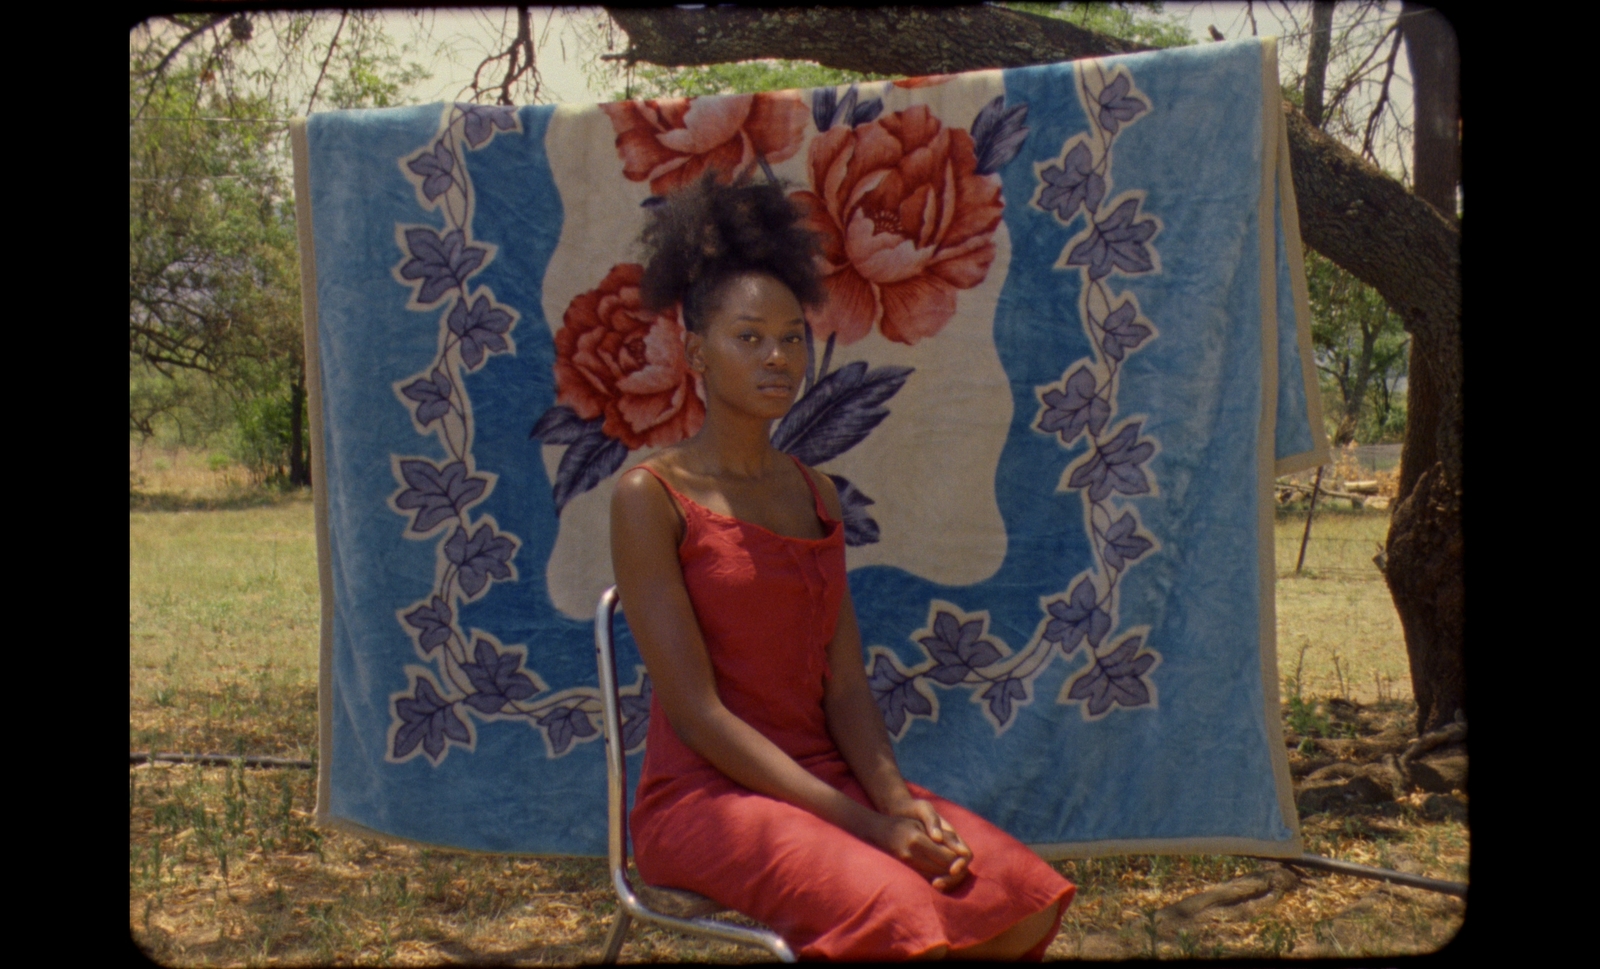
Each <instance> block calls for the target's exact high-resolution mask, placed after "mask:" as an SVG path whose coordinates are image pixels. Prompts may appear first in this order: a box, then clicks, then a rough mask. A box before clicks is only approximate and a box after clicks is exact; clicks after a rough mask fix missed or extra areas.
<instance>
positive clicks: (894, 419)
mask: <svg viewBox="0 0 1600 969" xmlns="http://www.w3.org/2000/svg"><path fill="white" fill-rule="evenodd" d="M1275 58H1276V55H1275V48H1274V46H1273V44H1272V42H1271V41H1264V42H1256V41H1246V42H1237V43H1219V44H1208V45H1204V46H1197V47H1190V48H1184V49H1180V50H1173V51H1165V52H1158V53H1151V54H1139V55H1133V56H1126V57H1116V58H1108V59H1103V60H1088V61H1080V62H1075V63H1071V64H1056V65H1047V66H1040V67H1030V68H1021V69H1015V70H1004V71H985V72H977V73H970V74H959V75H949V76H937V77H925V78H913V79H909V80H904V81H897V82H882V83H875V84H861V85H852V86H850V87H848V88H837V89H835V88H820V89H816V90H809V91H783V92H772V93H763V94H755V95H730V96H726V97H702V98H694V99H688V100H683V99H673V100H658V101H638V102H617V103H612V104H603V105H585V106H570V105H569V106H559V107H556V106H539V107H524V108H511V107H491V106H479V105H462V104H444V105H438V104H436V105H430V106H425V107H415V108H394V109H384V110H372V111H347V112H333V113H326V114H318V115H314V116H312V117H311V118H309V119H308V120H307V121H305V122H304V124H297V125H296V127H295V164H296V179H297V188H298V191H297V202H298V206H299V209H298V213H299V225H300V232H301V251H302V266H303V273H304V277H305V286H304V295H305V303H306V307H305V308H306V314H305V317H306V344H307V348H308V357H309V360H310V368H311V386H312V391H313V392H312V408H311V411H312V424H313V430H314V434H313V442H314V464H313V469H314V475H315V490H316V510H317V531H318V541H319V544H318V549H319V564H320V567H321V578H322V607H323V626H322V653H321V657H322V659H321V664H322V665H321V692H320V715H321V737H320V745H321V746H320V750H321V759H320V761H319V769H320V775H319V789H318V803H317V815H318V818H319V819H320V821H322V822H323V823H325V824H329V825H334V826H337V827H342V828H346V829H348V830H355V831H360V832H364V833H368V834H373V833H375V834H379V835H383V836H387V837H394V838H402V839H407V840H411V841H415V842H420V843H427V844H435V845H445V846H453V847H459V848H467V849H477V850H486V851H506V852H530V853H547V854H577V855H596V854H604V852H605V844H606V839H605V817H606V811H605V806H604V800H605V784H604V773H605V771H604V765H603V760H602V747H603V744H602V743H600V742H598V741H599V737H600V731H599V711H600V706H599V701H598V698H597V692H596V685H595V684H596V675H595V665H594V650H593V645H592V644H593V619H592V616H593V614H594V607H595V602H596V599H597V597H598V595H599V594H600V592H601V591H602V590H603V589H604V588H605V587H606V586H608V585H610V584H611V566H610V561H609V551H608V542H607V508H608V503H609V498H610V494H611V488H612V486H613V484H614V482H615V481H616V479H617V477H618V475H619V474H621V473H622V472H623V471H624V470H625V469H627V468H629V467H630V466H632V465H633V464H635V463H637V462H638V461H640V460H642V459H644V458H645V457H647V456H648V455H649V454H651V453H652V452H653V451H654V450H656V449H658V448H661V447H664V446H667V445H670V444H672V443H674V442H676V441H679V440H682V439H684V438H685V437H687V436H689V435H691V434H693V433H694V431H695V430H696V429H697V428H698V427H699V425H700V422H701V420H702V419H703V417H704V407H703V404H702V402H701V398H700V396H699V393H698V391H697V388H696V385H695V382H694V379H693V376H692V374H691V373H690V371H689V370H688V369H687V367H686V364H685V361H684V355H683V345H682V325H681V323H680V321H679V318H678V315H677V313H676V311H675V310H671V309H669V310H666V311H663V312H651V311H648V310H646V309H644V308H643V307H642V305H641V303H640V299H639V291H638V283H639V277H640V271H641V270H640V265H639V262H638V259H639V254H638V250H637V247H636V245H635V242H634V240H635V239H636V237H637V235H638V233H639V229H640V228H641V226H642V224H643V220H644V219H645V217H646V215H647V214H648V213H649V210H650V207H651V206H653V205H655V204H659V200H660V198H661V197H662V196H663V195H664V194H665V193H667V192H670V191H671V190H672V189H674V188H675V187H677V186H679V185H682V184H684V183H686V182H688V181H691V180H693V179H694V178H696V177H697V176H698V175H699V174H700V173H701V172H703V171H705V170H707V169H708V168H716V169H719V170H721V171H723V172H725V173H730V174H732V175H734V176H737V177H752V178H756V179H765V178H770V179H775V180H777V181H778V182H779V183H780V184H782V185H784V186H785V189H786V190H787V191H788V192H789V193H790V194H791V196H792V197H793V198H794V199H795V201H796V202H797V204H799V205H801V206H802V207H803V208H804V210H805V212H806V213H807V219H808V220H809V223H810V225H811V226H812V228H813V229H815V230H816V231H817V233H818V234H819V235H820V237H821V238H822V240H823V247H822V249H823V259H824V262H825V266H824V269H825V272H826V278H825V285H826V287H827V290H828V294H829V301H828V303H827V305H826V307H825V308H824V309H822V310H820V311H818V312H817V313H815V314H814V315H813V317H812V319H811V320H810V323H811V330H812V348H811V349H812V352H811V366H810V372H809V374H808V376H807V379H806V382H805V389H804V391H803V394H802V396H801V397H800V398H799V400H798V402H797V403H796V404H795V406H794V408H793V410H792V411H791V412H790V413H789V415H788V416H787V417H786V418H784V420H782V421H781V422H780V423H778V424H777V425H776V427H775V428H774V431H773V439H774V442H775V443H776V444H777V445H778V446H779V447H780V448H782V449H784V450H786V451H789V452H791V453H793V454H795V455H797V456H798V457H800V458H801V459H802V460H804V461H806V462H807V463H809V464H812V465H814V466H817V467H819V468H821V469H822V470H824V471H825V472H826V473H828V474H829V475H831V476H832V478H833V480H834V482H835V483H836V484H837V486H838V489H839V492H840V494H841V496H842V498H843V501H844V507H845V516H846V523H845V527H846V537H847V542H848V553H847V559H848V564H849V569H850V573H849V574H850V582H851V589H852V592H853V595H854V599H855V602H856V605H857V609H858V611H859V616H860V626H861V632H862V637H863V643H864V646H865V648H866V653H865V655H864V657H863V661H864V663H865V664H866V669H867V673H868V676H869V679H870V683H871V687H872V690H873V694H874V696H875V697H876V698H877V701H878V704H879V707H880V709H881V710H882V712H883V718H884V722H885V723H886V724H887V726H888V729H889V732H890V734H891V735H892V736H893V738H894V740H895V743H896V745H897V747H896V750H897V755H898V757H899V760H900V764H901V766H902V769H903V771H904V773H905V775H906V776H907V777H908V778H909V779H911V780H914V781H916V782H918V783H920V784H923V785H925V786H927V787H929V788H932V789H934V790H936V791H938V792H940V793H941V794H943V795H944V796H946V797H949V798H951V799H953V800H955V801H958V802H961V803H964V804H966V805H968V806H969V807H971V808H973V809H974V810H977V811H978V812H980V813H982V814H984V815H987V816H988V817H990V818H992V819H993V820H994V821H995V822H996V823H997V824H999V825H1000V826H1002V827H1004V828H1005V829H1007V830H1008V831H1010V832H1011V833H1013V834H1014V835H1016V836H1017V837H1018V838H1021V839H1022V840H1023V841H1025V842H1027V843H1029V844H1031V845H1034V846H1035V847H1036V848H1037V849H1038V850H1039V851H1040V852H1041V853H1043V854H1045V855H1046V856H1050V857H1062V856H1070V855H1089V854H1103V853H1110V852H1132V851H1137V852H1237V853H1255V854H1265V855H1289V854H1295V853H1298V852H1299V850H1300V843H1299V833H1298V828H1297V825H1296V820H1295V811H1294V806H1293V803H1292V799H1291V796H1290V782H1289V773H1288V767H1287V762H1286V757H1285V750H1284V746H1283V740H1282V738H1281V736H1280V728H1279V714H1278V702H1279V700H1278V690H1277V667H1276V646H1275V642H1274V615H1273V580H1274V562H1273V541H1272V517H1271V502H1270V499H1269V496H1270V485H1271V482H1272V479H1273V477H1274V475H1275V474H1282V473H1286V472H1289V471H1293V470H1298V469H1301V468H1304V467H1309V466H1313V465H1316V464H1319V463H1321V462H1322V461H1323V460H1324V459H1325V455H1326V444H1325V441H1324V439H1323V435H1322V433H1321V417H1320V414H1319V413H1318V408H1317V396H1316V391H1315V382H1314V379H1313V377H1314V375H1313V370H1312V367H1311V358H1310V338H1309V318H1308V309H1307V304H1306V296H1305V282H1304V271H1303V267H1302V264H1301V250H1300V241H1299V236H1298V232H1297V224H1298V220H1297V215H1296V212H1295V204H1294V196H1293V191H1292V185H1291V182H1290V179H1289V170H1288V157H1287V141H1286V138H1285V135H1284V129H1283V113H1282V107H1281V99H1280V96H1279V94H1278V82H1277V68H1276V62H1275ZM620 625H621V624H619V626H620ZM618 648H619V666H620V668H621V669H622V670H624V671H626V672H625V673H624V675H623V680H624V683H625V688H624V693H625V696H624V700H623V715H624V728H623V729H624V733H625V735H626V736H625V740H626V745H627V748H628V751H629V754H630V757H629V764H630V768H631V769H632V770H633V771H634V772H635V776H636V772H637V769H638V763H639V759H640V757H641V756H642V753H643V746H644V737H645V725H646V722H647V718H648V716H649V693H650V680H649V677H648V676H647V675H646V673H645V670H644V667H643V665H642V664H641V663H640V662H639V659H638V653H637V650H636V649H635V647H634V644H633V642H632V640H631V639H630V638H629V637H628V635H627V631H626V628H625V627H623V628H622V629H621V632H620V636H619V644H618Z"/></svg>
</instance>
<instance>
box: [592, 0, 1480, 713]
mask: <svg viewBox="0 0 1600 969" xmlns="http://www.w3.org/2000/svg"><path fill="white" fill-rule="evenodd" d="M1407 9H1410V8H1409V7H1408V8H1407ZM610 12H611V16H612V18H613V19H614V20H615V21H616V22H617V23H618V24H619V25H620V26H621V27H622V29H623V30H624V31H625V32H626V33H627V34H628V39H629V48H628V51H627V54H628V56H629V58H630V60H635V61H646V62H649V63H653V64H659V65H662V66H665V67H681V66H690V65H704V64H718V63H724V62H728V61H740V60H754V59H759V58H769V57H770V58H783V59H790V60H811V61H817V62H818V63H821V64H824V65H826V66H828V67H834V68H839V69H843V70H850V71H860V72H866V73H877V74H902V75H909V76H916V75H923V74H941V73H952V72H956V71H972V70H982V69H986V68H1004V67H1023V66H1026V65H1030V64H1045V63H1053V62H1057V61H1068V60H1075V59H1078V58H1084V57H1102V56H1107V55H1112V54H1125V53H1133V52H1136V51H1142V50H1150V49H1151V48H1148V47H1144V46H1142V45H1139V44H1134V43H1130V42H1128V41H1123V40H1119V39H1117V38H1112V37H1106V36H1103V35H1100V34H1096V33H1094V32H1092V31H1087V30H1083V29H1082V28H1079V27H1074V26H1073V25H1071V24H1069V23H1066V22H1065V21H1060V20H1053V19H1051V18H1048V17H1038V16H1035V15H1033V14H1027V13H1022V12H1020V11H1016V10H1009V9H1006V8H1004V7H999V6H981V7H955V8H946V9H926V8H912V7H880V8H865V9H853V8H847V7H821V8H810V9H759V8H750V7H734V8H731V9H719V8H709V7H708V8H705V9H700V10H680V9H676V8H672V9H621V8H619V9H614V10H612V11H610ZM1407 39H1408V43H1409V42H1410V40H1411V35H1409V34H1408V38H1407ZM1419 43H1420V41H1419ZM1452 49H1453V48H1452ZM1429 51H1430V53H1428V57H1430V58H1433V59H1431V60H1428V61H1427V63H1431V64H1439V63H1442V62H1443V60H1444V58H1442V57H1435V56H1434V55H1433V54H1432V53H1431V51H1432V48H1429ZM1415 63H1422V61H1420V60H1419V61H1416V62H1415ZM1453 78H1454V75H1453V74H1451V75H1449V83H1450V84H1451V85H1453V83H1454V81H1453ZM1421 83H1422V84H1426V83H1428V82H1426V81H1424V82H1421ZM1441 83H1442V82H1441ZM1419 90H1420V87H1419ZM1452 90H1453V87H1452ZM1284 111H1285V113H1286V116H1287V119H1288V135H1289V156H1290V167H1291V171H1292V173H1293V178H1294V189H1295V195H1296V198H1297V200H1298V203H1299V209H1300V235H1301V238H1302V239H1303V240H1304V242H1305V244H1306V245H1308V246H1310V247H1311V248H1312V249H1315V250H1316V251H1318V252H1320V253H1322V254H1323V255H1324V256H1327V257H1328V258H1329V259H1331V260H1332V261H1333V262H1334V263H1335V264H1337V265H1338V266H1340V267H1341V268H1343V269H1345V270H1346V271H1348V272H1349V273H1350V274H1351V275H1353V276H1355V277H1356V278H1357V279H1359V280H1361V281H1362V282H1364V283H1366V284H1367V285H1369V286H1371V287H1372V288H1374V289H1376V290H1377V291H1378V293H1379V294H1380V295H1382V296H1383V298H1384V300H1385V301H1386V302H1387V303H1388V304H1389V306H1390V307H1391V308H1393V309H1394V310H1395V312H1396V313H1398V314H1399V315H1400V318H1401V319H1402V320H1403V321H1404V325H1405V328H1406V331H1407V332H1408V333H1410V334H1411V337H1412V344H1411V346H1412V354H1411V368H1410V374H1409V376H1408V386H1409V391H1408V398H1407V400H1408V405H1407V406H1408V411H1407V424H1406V443H1405V445H1404V449H1403V455H1402V467H1401V474H1402V478H1401V498H1400V500H1399V501H1398V503H1397V504H1396V506H1395V511H1394V515H1393V518H1392V520H1391V524H1390V531H1389V544H1388V550H1387V555H1388V558H1387V562H1388V565H1387V569H1386V572H1385V575H1386V577H1387V578H1388V581H1389V587H1390V591H1391V594H1392V595H1393V597H1394V601H1395V606H1396V608H1397V610H1398V611H1399V613H1400V620H1401V625H1402V626H1403V628H1404V629H1405V635H1406V650H1407V653H1408V654H1409V656H1410V659H1411V672H1412V689H1413V692H1414V693H1415V695H1416V697H1417V702H1418V707H1419V711H1418V718H1417V729H1418V732H1419V733H1420V732H1423V731H1425V730H1427V729H1430V728H1432V727H1435V726H1437V725H1438V724H1441V723H1445V722H1448V721H1449V720H1450V719H1451V718H1452V716H1453V715H1454V712H1455V709H1456V707H1457V706H1459V705H1460V701H1461V697H1462V692H1461V683H1462V681H1463V677H1462V674H1461V669H1462V658H1461V601H1462V595H1463V592H1462V573H1461V568H1462V559H1461V529H1460V503H1461V343H1460V337H1461V296H1460V289H1461V283H1460V233H1459V231H1458V228H1457V225H1456V224H1455V221H1454V220H1453V218H1449V217H1447V216H1446V215H1444V214H1442V211H1450V212H1452V213H1453V211H1454V209H1453V208H1450V209H1448V210H1441V209H1438V208H1435V207H1434V206H1433V205H1431V204H1429V203H1428V202H1426V201H1423V200H1422V199H1421V198H1418V197H1417V196H1416V195H1413V194H1412V193H1411V192H1410V191H1408V190H1407V189H1406V187H1405V186H1404V185H1401V184H1400V183H1399V182H1397V181H1395V180H1394V179H1392V178H1390V177H1389V176H1388V175H1385V174H1384V173H1383V172H1382V171H1381V170H1380V169H1378V168H1377V167H1376V166H1374V165H1371V164H1369V163H1368V162H1366V161H1365V160H1363V159H1362V158H1361V157H1360V156H1359V155H1357V154H1355V153H1354V152H1352V151H1350V150H1349V149H1348V148H1345V147H1344V146H1343V145H1341V144H1340V143H1339V142H1338V141H1336V140H1335V139H1333V138H1332V137H1330V136H1329V135H1327V134H1325V133H1323V132H1322V131H1320V130H1318V129H1317V128H1316V126H1315V125H1313V124H1311V123H1310V121H1308V120H1307V119H1306V116H1305V115H1304V114H1302V113H1300V112H1299V111H1297V110H1295V109H1294V108H1293V106H1292V105H1290V104H1288V103H1285V104H1284ZM1421 128H1422V124H1421V123H1420V122H1419V124H1418V130H1419V132H1420V131H1421ZM1419 144H1420V139H1419ZM1420 184H1421V180H1420V178H1419V185H1420ZM1451 193H1452V196H1451V197H1452V198H1453V197H1454V195H1453V193H1454V186H1453V185H1452V186H1451Z"/></svg>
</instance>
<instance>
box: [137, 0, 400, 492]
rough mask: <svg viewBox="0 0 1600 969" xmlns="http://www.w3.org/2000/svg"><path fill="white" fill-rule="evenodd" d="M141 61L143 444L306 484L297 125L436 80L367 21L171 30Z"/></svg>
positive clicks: (253, 19) (202, 18) (201, 17)
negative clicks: (292, 152)
mask: <svg viewBox="0 0 1600 969" xmlns="http://www.w3.org/2000/svg"><path fill="white" fill-rule="evenodd" d="M330 26H331V33H330V34H327V35H324V36H325V39H324V36H319V34H320V32H321V31H322V30H324V29H327V28H328V27H330ZM319 54H320V57H319V56H318V55H319ZM129 65H130V66H129V430H130V433H132V434H135V435H138V436H139V437H140V438H142V439H149V438H151V437H154V436H156V435H157V434H158V433H161V432H163V431H167V432H172V433H175V434H176V436H177V437H178V438H179V440H180V441H183V442H184V443H190V444H200V443H208V442H213V441H215V440H216V439H218V438H219V437H221V438H225V439H226V441H227V444H228V448H229V450H230V451H231V452H232V453H233V456H234V458H235V459H236V460H238V461H240V462H241V463H242V464H244V465H245V466H246V467H248V468H249V469H250V470H251V471H252V472H253V473H254V474H255V475H256V476H257V477H258V478H260V479H280V480H284V481H286V482H287V483H289V484H295V485H299V484H308V483H309V482H310V472H311V466H310V460H309V446H308V442H307V439H306V433H305V428H306V414H305V406H306V396H307V395H306V387H305V361H304V349H303V340H302V337H301V324H300V318H299V317H300V282H299V262H298V259H299V257H298V247H297V240H296V234H295V225H294V204H293V197H292V189H291V165H290V161H289V154H288V140H287V130H288V129H287V118H288V117H289V116H290V115H292V114H295V113H303V112H305V111H308V110H310V109H312V108H315V107H317V106H330V107H369V106H383V105H386V104H392V103H395V100H396V99H397V97H398V94H399V92H400V90H401V87H402V86H403V85H404V84H406V83H409V82H411V81H413V80H416V79H417V78H418V77H419V76H420V75H421V73H422V72H421V69H420V68H417V67H416V66H414V65H412V66H403V65H402V64H401V58H400V54H399V52H398V51H397V50H396V49H395V45H394V44H393V42H392V41H390V40H389V39H388V37H387V36H386V35H385V34H384V33H383V31H382V26H381V23H379V21H378V20H376V19H375V18H374V17H373V16H372V15H371V14H362V13H345V14H341V15H340V16H339V17H338V19H337V21H335V22H333V23H332V24H331V25H330V24H328V23H327V21H326V19H325V18H324V19H322V20H319V19H318V18H316V17H313V16H310V15H305V14H293V15H289V14H273V15H247V14H237V15H232V16H228V15H222V16H217V15H210V14H183V15H177V16H173V17H167V18H158V19H154V20H151V21H147V22H145V23H143V24H140V25H138V26H136V27H135V28H134V30H133V31H132V33H131V35H130V59H129Z"/></svg>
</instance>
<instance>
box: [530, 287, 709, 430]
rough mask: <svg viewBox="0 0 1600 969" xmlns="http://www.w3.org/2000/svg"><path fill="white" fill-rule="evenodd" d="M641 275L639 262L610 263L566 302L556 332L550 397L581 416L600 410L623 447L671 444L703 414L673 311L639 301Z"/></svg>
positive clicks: (695, 427)
mask: <svg viewBox="0 0 1600 969" xmlns="http://www.w3.org/2000/svg"><path fill="white" fill-rule="evenodd" d="M643 274H644V267H642V266H640V265H638V264H637V263H621V264H619V265H616V266H613V267H612V268H611V271H610V272H609V273H607V274H606V278H605V279H604V280H603V281H602V282H601V283H600V285H599V286H598V287H596V288H595V289H592V290H589V291H588V292H586V293H580V294H579V295H578V296H577V297H575V298H574V299H573V300H572V303H571V305H569V306H568V307H567V312H566V315H565V316H564V317H562V325H561V329H560V330H558V331H556V402H557V403H558V404H565V405H566V406H568V407H570V408H572V410H573V411H574V412H576V413H577V415H578V416H579V417H581V418H583V419H584V420H593V419H594V418H596V417H599V416H601V415H604V416H605V423H604V424H603V425H602V427H601V429H602V430H603V431H604V432H605V434H606V436H608V437H612V438H615V439H616V440H619V441H621V442H622V443H624V444H626V445H627V446H628V448H629V450H632V449H635V448H641V447H664V446H665V445H668V444H675V443H677V442H678V441H681V440H683V439H684V438H687V437H689V436H691V435H693V434H694V433H695V432H696V431H698V430H699V429H700V422H701V421H702V420H704V419H705V414H706V409H705V404H703V403H702V402H701V400H700V397H699V395H698V394H697V393H696V390H695V379H694V373H693V372H692V371H690V369H689V361H688V358H687V357H685V355H684V351H683V324H682V323H681V322H679V319H678V311H677V309H676V308H675V307H674V308H671V309H667V310H663V311H661V312H659V313H657V312H653V311H651V310H647V309H645V308H644V307H643V306H642V305H641V303H640V300H639V279H640V277H641V276H643Z"/></svg>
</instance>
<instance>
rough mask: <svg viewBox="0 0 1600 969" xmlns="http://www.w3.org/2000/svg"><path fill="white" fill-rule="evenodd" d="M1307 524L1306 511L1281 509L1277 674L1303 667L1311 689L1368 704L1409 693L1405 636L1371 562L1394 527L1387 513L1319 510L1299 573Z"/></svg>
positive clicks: (1303, 686)
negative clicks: (1297, 571) (1390, 528)
mask: <svg viewBox="0 0 1600 969" xmlns="http://www.w3.org/2000/svg"><path fill="white" fill-rule="evenodd" d="M1304 529H1305V512H1304V510H1290V511H1285V512H1282V513H1280V514H1279V515H1278V519H1277V524H1276V529H1275V532H1276V534H1275V536H1274V538H1275V542H1276V548H1277V560H1278V595H1277V606H1278V672H1279V673H1281V674H1282V675H1283V676H1285V677H1290V676H1292V675H1293V674H1294V672H1295V669H1296V668H1297V667H1300V668H1301V669H1302V672H1301V690H1302V691H1303V692H1305V693H1307V694H1312V693H1315V694H1321V695H1326V696H1342V697H1347V698H1349V699H1353V700H1359V701H1360V702H1362V703H1376V702H1379V701H1382V700H1389V699H1408V698H1410V696H1411V673H1410V665H1409V664H1408V663H1407V661H1406V644H1405V634H1404V632H1403V631H1402V630H1401V628H1400V616H1399V614H1398V613H1396V612H1395V610H1394V602H1393V600H1392V599H1390V598H1389V586H1388V584H1387V583H1385V582H1384V581H1383V574H1382V573H1381V572H1379V571H1378V567H1377V565H1375V564H1374V563H1373V561H1372V557H1373V555H1375V554H1376V553H1377V551H1378V549H1379V548H1381V547H1382V543H1383V540H1384V536H1385V535H1386V534H1387V533H1388V529H1389V517H1388V515H1387V514H1386V513H1382V512H1375V511H1352V510H1339V509H1327V510H1324V509H1322V508H1319V509H1318V510H1317V515H1316V518H1315V519H1314V520H1313V522H1312V524H1311V541H1310V544H1309V545H1308V546H1307V548H1306V561H1305V567H1304V569H1303V570H1302V571H1301V572H1300V574H1299V575H1296V574H1295V571H1294V566H1295V560H1296V558H1297V557H1298V555H1299V554H1300V539H1301V536H1302V534H1303V533H1304ZM1302 650H1303V651H1304V652H1303V653H1302Z"/></svg>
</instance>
